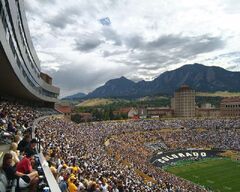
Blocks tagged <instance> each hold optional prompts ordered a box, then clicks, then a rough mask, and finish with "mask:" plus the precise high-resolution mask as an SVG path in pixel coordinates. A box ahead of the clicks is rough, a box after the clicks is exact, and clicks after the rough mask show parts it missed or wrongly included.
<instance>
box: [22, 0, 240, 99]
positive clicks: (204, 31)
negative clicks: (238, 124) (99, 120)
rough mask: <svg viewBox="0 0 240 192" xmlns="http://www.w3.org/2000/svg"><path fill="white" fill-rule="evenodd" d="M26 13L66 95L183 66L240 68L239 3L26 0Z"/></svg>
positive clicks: (44, 64) (45, 65) (44, 62)
mask: <svg viewBox="0 0 240 192" xmlns="http://www.w3.org/2000/svg"><path fill="white" fill-rule="evenodd" d="M25 9H26V15H27V19H28V25H29V29H30V33H31V37H32V40H33V44H34V47H35V49H36V52H37V54H38V57H39V59H40V61H41V69H42V71H43V72H46V73H48V74H49V75H51V76H52V77H53V82H54V84H55V85H56V86H59V87H60V88H61V97H64V96H66V95H71V94H74V93H78V92H84V93H88V92H91V91H93V90H94V89H95V88H97V87H99V86H101V85H103V84H104V83H105V82H106V81H108V80H110V79H114V78H119V77H121V76H125V77H126V78H128V79H131V80H133V81H135V82H137V81H140V80H153V79H154V78H156V77H158V76H159V75H160V74H161V73H163V72H165V71H169V70H173V69H176V68H178V67H180V66H182V65H184V64H191V63H202V64H204V65H208V66H213V65H214V66H220V67H223V68H225V69H227V70H230V71H239V70H240V64H239V63H240V43H239V42H240V25H239V21H240V1H239V0H210V1H209V0H201V1H199V0H181V1H179V0H148V1H147V0H101V1H98V0H25Z"/></svg>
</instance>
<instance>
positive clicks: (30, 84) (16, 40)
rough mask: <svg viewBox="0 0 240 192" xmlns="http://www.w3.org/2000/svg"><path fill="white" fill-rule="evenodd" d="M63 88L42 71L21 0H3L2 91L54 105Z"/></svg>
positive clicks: (0, 13)
mask: <svg viewBox="0 0 240 192" xmlns="http://www.w3.org/2000/svg"><path fill="white" fill-rule="evenodd" d="M59 92H60V89H59V88H58V87H55V86H53V85H52V78H51V77H50V76H48V75H47V74H44V73H42V72H41V68H40V61H39V59H38V56H37V54H36V52H35V49H34V47H33V43H32V40H31V36H30V32H29V28H28V24H27V19H26V15H25V10H24V1H22V0H0V95H1V96H7V97H8V96H11V97H16V98H18V99H20V98H21V99H23V100H28V101H33V102H39V103H43V104H45V105H48V106H51V105H52V106H53V104H54V103H55V102H56V101H57V97H58V95H59Z"/></svg>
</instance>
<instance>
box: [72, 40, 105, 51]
mask: <svg viewBox="0 0 240 192" xmlns="http://www.w3.org/2000/svg"><path fill="white" fill-rule="evenodd" d="M101 43H102V41H101V40H99V39H91V38H89V39H85V40H84V39H81V38H80V39H77V40H75V49H76V50H78V51H82V52H88V51H91V50H93V49H95V48H97V47H98V46H99V45H101Z"/></svg>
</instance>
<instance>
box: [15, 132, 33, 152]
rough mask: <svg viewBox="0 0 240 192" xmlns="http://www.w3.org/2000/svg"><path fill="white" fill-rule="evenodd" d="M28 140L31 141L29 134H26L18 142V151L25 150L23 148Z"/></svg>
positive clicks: (27, 143)
mask: <svg viewBox="0 0 240 192" xmlns="http://www.w3.org/2000/svg"><path fill="white" fill-rule="evenodd" d="M30 141H31V136H30V135H29V134H26V135H25V136H24V137H23V139H22V140H21V141H20V143H19V144H18V150H19V151H20V153H23V152H25V149H26V147H27V146H28V145H29V143H30Z"/></svg>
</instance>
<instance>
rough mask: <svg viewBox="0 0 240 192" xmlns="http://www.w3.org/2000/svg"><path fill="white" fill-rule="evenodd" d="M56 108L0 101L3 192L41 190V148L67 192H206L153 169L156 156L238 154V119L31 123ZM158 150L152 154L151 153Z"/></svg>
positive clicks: (43, 184) (49, 120) (54, 120)
mask: <svg viewBox="0 0 240 192" xmlns="http://www.w3.org/2000/svg"><path fill="white" fill-rule="evenodd" d="M51 114H54V111H52V110H50V109H47V108H46V109H42V108H35V107H26V106H24V105H20V104H18V103H11V102H6V101H2V102H0V131H1V132H0V133H1V134H0V137H1V139H0V141H1V144H5V145H6V144H7V146H8V150H7V151H5V154H3V153H1V158H2V165H1V173H0V191H1V192H2V191H3V192H5V191H24V192H25V191H43V189H47V188H46V186H47V181H46V180H45V178H44V175H43V173H42V168H41V166H40V164H39V160H38V155H37V154H36V153H37V151H36V147H37V144H39V143H40V144H41V148H42V151H43V154H44V156H45V159H46V160H47V164H48V166H49V168H50V170H51V172H52V174H53V176H54V177H55V179H56V181H57V183H58V185H59V187H60V189H61V191H62V192H65V191H66V192H67V191H69V192H76V191H80V192H81V191H83V192H85V191H86V192H98V191H104V192H124V191H126V192H127V191H147V192H148V191H160V192H161V191H164V192H185V191H207V189H205V188H204V187H202V186H198V185H195V184H193V183H191V182H189V181H186V180H184V179H181V178H179V177H176V176H174V175H172V174H170V173H167V172H165V171H164V170H162V169H158V168H156V167H154V166H153V165H152V164H150V162H149V158H150V157H151V156H152V155H153V153H155V152H156V151H158V150H174V149H186V148H217V149H223V150H226V149H231V150H237V151H239V149H240V134H239V128H240V120H239V119H188V120H176V119H173V120H162V121H160V120H139V121H131V120H130V121H109V122H92V123H82V124H78V125H77V124H75V123H73V122H71V121H68V120H66V119H64V118H59V117H49V118H45V119H43V120H41V121H40V122H39V124H38V125H37V129H36V130H35V136H36V138H37V139H35V138H32V131H33V130H32V123H33V121H34V120H35V119H36V118H38V117H40V116H44V115H51ZM151 144H154V147H149V146H151Z"/></svg>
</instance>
